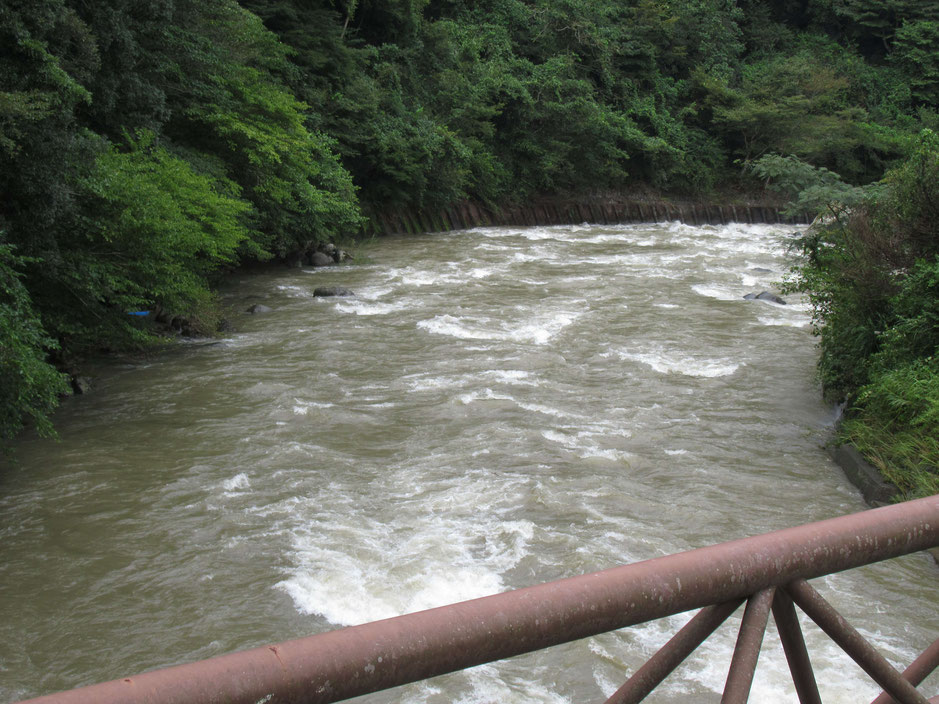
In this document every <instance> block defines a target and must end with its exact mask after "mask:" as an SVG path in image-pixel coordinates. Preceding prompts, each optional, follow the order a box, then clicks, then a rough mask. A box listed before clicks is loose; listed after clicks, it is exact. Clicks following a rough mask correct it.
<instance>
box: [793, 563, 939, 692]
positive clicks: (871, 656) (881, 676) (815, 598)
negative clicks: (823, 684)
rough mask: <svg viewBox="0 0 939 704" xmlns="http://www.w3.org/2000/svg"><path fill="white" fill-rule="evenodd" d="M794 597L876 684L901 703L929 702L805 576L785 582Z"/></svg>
mask: <svg viewBox="0 0 939 704" xmlns="http://www.w3.org/2000/svg"><path fill="white" fill-rule="evenodd" d="M786 591H787V592H789V596H791V597H792V600H793V601H794V602H795V603H796V604H798V605H799V608H800V609H802V610H803V611H804V612H805V613H806V615H808V617H809V618H811V619H812V620H813V621H815V623H816V624H818V627H819V628H821V629H822V630H823V631H825V633H827V634H828V637H829V638H831V639H832V640H833V641H835V642H836V643H837V644H838V645H840V646H841V649H842V650H844V652H846V653H847V654H848V655H850V656H851V658H852V659H853V660H854V662H856V663H857V664H858V665H860V666H861V669H863V670H864V672H866V673H867V674H868V675H870V676H871V679H873V680H874V681H875V682H876V683H877V684H879V685H880V686H881V687H883V689H884V691H885V692H888V693H889V694H890V695H891V696H892V697H893V698H894V699H896V700H897V701H898V702H900V704H929V702H928V701H927V700H926V697H924V696H923V695H922V694H920V693H919V692H917V691H916V688H915V687H914V686H913V685H912V684H910V683H909V682H908V681H907V680H905V679H903V676H902V675H901V674H900V673H899V672H897V671H896V670H895V669H893V666H892V665H891V664H890V663H889V662H887V660H886V658H884V656H883V655H881V654H880V653H879V652H877V650H876V649H875V648H874V646H872V645H871V644H870V643H868V642H867V639H865V638H864V636H862V635H861V634H860V633H858V632H857V629H855V628H854V626H852V625H851V624H850V623H848V622H847V621H846V620H845V618H844V617H843V616H842V615H841V614H839V613H838V612H837V611H835V609H833V608H832V606H831V604H829V603H828V602H827V601H825V599H823V598H822V596H821V595H820V594H819V593H818V592H817V591H815V589H814V588H813V587H812V586H811V585H810V584H809V583H808V582H806V581H805V580H803V579H799V580H796V581H795V582H793V583H792V584H789V585H787V586H786Z"/></svg>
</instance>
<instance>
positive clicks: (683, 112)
mask: <svg viewBox="0 0 939 704" xmlns="http://www.w3.org/2000/svg"><path fill="white" fill-rule="evenodd" d="M937 109H939V0H787V1H786V2H769V1H768V0H628V1H623V0H616V1H614V0H593V1H589V2H588V1H587V0H528V1H523V0H482V1H481V2H473V3H469V2H463V0H335V1H332V2H330V1H325V0H305V1H302V2H301V1H300V0H244V1H242V2H240V3H239V2H235V0H201V1H200V2H194V1H193V0H155V1H154V2H149V3H138V2H131V1H130V0H101V1H100V2H95V3H85V2H77V1H76V0H0V160H2V169H0V193H2V198H0V444H8V443H9V441H10V440H11V439H12V438H13V437H14V436H15V435H16V434H17V433H18V432H19V431H20V430H21V429H22V428H23V427H24V426H33V427H36V428H37V429H38V430H39V432H41V433H46V434H51V433H53V432H54V431H53V428H52V424H51V421H50V413H51V412H52V411H53V410H54V408H55V407H56V405H57V404H58V403H59V401H60V399H61V398H62V397H63V395H65V394H67V393H68V392H69V389H70V379H69V372H70V371H71V370H73V369H74V368H76V366H77V365H80V363H81V359H82V358H83V357H84V356H85V355H88V354H91V353H94V352H99V351H102V350H119V349H127V348H135V347H140V346H144V345H147V344H149V342H151V341H152V340H153V339H154V338H155V337H157V336H158V335H159V334H160V332H161V330H160V328H159V327H154V322H153V321H154V320H157V319H158V320H163V321H169V320H173V319H174V318H175V319H185V320H186V321H187V323H188V327H189V328H190V329H191V331H192V332H194V333H196V334H212V333H213V332H214V331H215V328H216V326H217V324H218V320H219V313H218V309H217V306H216V304H215V300H214V296H213V293H212V287H213V283H214V282H215V281H217V280H218V277H220V276H223V275H224V274H225V272H226V271H229V270H231V269H232V268H233V267H235V266H238V265H239V264H241V263H245V262H253V261H265V260H269V259H273V258H278V257H284V256H286V255H288V254H289V253H291V252H295V251H297V250H300V249H304V248H309V247H310V246H311V245H313V244H315V243H317V242H325V241H333V240H343V239H347V238H352V237H355V236H356V234H357V233H359V232H360V231H361V229H362V225H363V212H368V211H376V210H380V209H382V208H385V207H404V208H430V207H445V206H447V205H448V204H453V203H458V202H464V201H474V202H477V203H481V204H485V205H487V206H490V207H498V206H500V205H505V204H511V203H520V202H524V201H526V200H527V199H532V198H536V197H538V198H541V197H550V196H564V197H573V198H576V197H578V196H587V195H596V194H603V193H614V192H615V193H633V192H639V193H654V194H657V195H658V196H659V197H688V198H694V197H710V198H714V199H720V198H732V197H735V195H738V194H760V193H762V192H763V191H764V189H770V190H774V191H777V192H780V193H783V194H784V195H785V197H787V198H790V199H791V200H792V203H793V205H792V207H793V208H797V209H800V210H809V211H817V212H820V213H822V214H823V217H824V218H825V223H826V224H825V226H824V227H820V228H816V229H814V230H812V231H811V234H809V235H807V236H806V237H804V238H803V239H802V240H801V241H800V246H801V248H802V253H801V257H802V258H801V259H800V264H799V266H798V267H797V269H796V270H795V271H794V273H793V275H792V277H791V279H790V281H789V284H788V285H789V286H790V287H791V289H792V290H800V291H804V292H805V293H807V294H808V296H809V297H810V299H811V301H812V302H813V304H814V310H815V323H816V332H817V333H818V334H819V335H820V340H821V360H820V364H819V374H820V378H821V381H822V384H823V386H824V389H825V391H826V393H827V394H828V396H829V397H830V398H831V399H832V400H835V401H838V400H841V401H845V402H846V403H847V409H848V411H847V419H848V421H847V422H846V424H845V426H844V427H845V431H844V432H846V433H847V435H848V437H849V438H850V439H851V440H852V441H853V442H855V443H856V444H857V445H858V446H859V447H861V448H862V450H864V452H865V453H866V454H867V455H868V456H869V457H870V458H872V459H873V460H874V461H875V463H877V464H878V466H880V467H881V468H882V469H885V468H886V469H888V474H889V467H891V466H896V465H897V464H901V465H903V466H904V467H906V470H904V474H903V477H904V478H901V479H896V478H895V480H896V481H898V483H899V484H900V486H901V489H902V490H903V491H904V492H909V493H935V492H936V491H939V485H937V479H936V472H937V469H936V467H937V465H939V447H937V438H939V366H937V365H939V362H937V357H936V355H935V353H936V346H937V342H939V258H937V254H939V233H937V227H939V225H937V223H939V218H937V217H936V216H937V213H936V212H935V210H936V208H937V207H939V206H937V205H936V202H937V201H936V197H935V196H936V194H937V188H939V187H937V177H939V139H937V137H936V132H939V111H937ZM144 311H146V312H148V313H150V315H147V316H139V315H129V313H134V312H144ZM911 477H912V478H911Z"/></svg>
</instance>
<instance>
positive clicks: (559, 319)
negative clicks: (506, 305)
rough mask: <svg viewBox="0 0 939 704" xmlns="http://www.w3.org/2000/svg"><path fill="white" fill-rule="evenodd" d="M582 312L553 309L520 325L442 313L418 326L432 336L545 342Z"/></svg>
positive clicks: (533, 342) (512, 322) (420, 322)
mask: <svg viewBox="0 0 939 704" xmlns="http://www.w3.org/2000/svg"><path fill="white" fill-rule="evenodd" d="M581 315H582V313H581V312H574V313H569V312H563V311H562V312H553V313H546V314H541V315H536V316H535V317H534V318H530V319H529V320H527V321H526V322H523V323H521V324H519V323H517V322H514V321H512V320H505V321H502V322H501V323H496V324H495V325H494V324H493V322H492V321H489V320H472V319H468V318H458V317H455V316H452V315H450V314H449V313H445V314H443V315H437V316H434V317H433V318H431V319H430V320H421V321H419V322H418V323H417V327H419V328H421V329H422V330H426V331H427V332H430V333H433V334H435V335H447V336H450V337H456V338H459V339H462V340H510V341H514V342H529V343H532V344H535V345H546V344H548V343H549V342H550V341H551V340H552V339H553V338H555V337H556V336H557V335H558V333H560V332H561V331H562V330H563V329H564V328H566V327H567V326H569V325H570V324H571V323H573V322H574V321H575V320H577V319H578V318H579V317H580V316H581ZM487 325H488V327H487Z"/></svg>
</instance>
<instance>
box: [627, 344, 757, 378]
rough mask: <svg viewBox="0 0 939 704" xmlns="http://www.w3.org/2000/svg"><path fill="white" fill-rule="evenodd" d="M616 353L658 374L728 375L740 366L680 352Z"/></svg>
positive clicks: (738, 363) (726, 360)
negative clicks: (650, 368)
mask: <svg viewBox="0 0 939 704" xmlns="http://www.w3.org/2000/svg"><path fill="white" fill-rule="evenodd" d="M616 354H617V355H618V356H619V357H620V358H621V359H624V360H629V361H633V362H639V363H641V364H645V365H647V366H649V367H652V369H654V370H655V371H657V372H658V373H659V374H684V375H685V376H692V377H702V378H714V377H722V376H730V375H731V374H733V373H734V372H736V371H737V369H739V368H740V366H741V363H740V362H734V361H732V360H729V359H712V358H707V357H703V358H702V357H700V356H694V355H686V354H683V353H680V352H666V351H664V350H658V351H654V352H632V351H629V350H616Z"/></svg>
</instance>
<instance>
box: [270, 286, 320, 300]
mask: <svg viewBox="0 0 939 704" xmlns="http://www.w3.org/2000/svg"><path fill="white" fill-rule="evenodd" d="M275 288H276V289H277V290H278V291H283V292H284V293H286V294H288V295H289V296H290V297H291V298H310V297H311V296H312V295H313V294H312V293H310V291H309V289H307V288H306V287H304V286H296V285H294V284H278V285H277V286H275Z"/></svg>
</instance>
